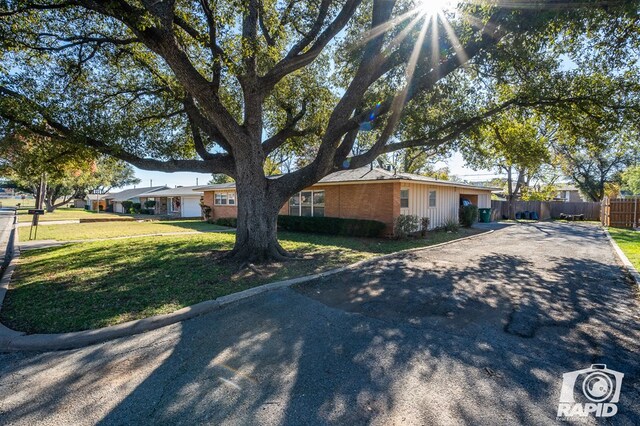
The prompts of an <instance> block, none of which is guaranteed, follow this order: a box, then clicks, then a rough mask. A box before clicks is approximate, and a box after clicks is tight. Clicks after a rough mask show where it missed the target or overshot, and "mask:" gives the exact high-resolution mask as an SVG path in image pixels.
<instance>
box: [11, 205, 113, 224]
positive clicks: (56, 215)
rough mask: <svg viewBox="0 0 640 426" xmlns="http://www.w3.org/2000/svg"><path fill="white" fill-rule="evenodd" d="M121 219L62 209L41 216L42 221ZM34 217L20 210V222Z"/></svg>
mask: <svg viewBox="0 0 640 426" xmlns="http://www.w3.org/2000/svg"><path fill="white" fill-rule="evenodd" d="M97 217H100V218H119V217H122V215H117V214H114V213H96V212H93V211H89V210H84V209H77V208H60V209H56V210H55V211H53V212H52V213H45V214H44V215H41V216H40V221H50V220H74V219H91V218H97ZM32 218H33V215H30V214H29V213H28V212H27V209H22V208H21V209H20V210H18V222H31V219H32Z"/></svg>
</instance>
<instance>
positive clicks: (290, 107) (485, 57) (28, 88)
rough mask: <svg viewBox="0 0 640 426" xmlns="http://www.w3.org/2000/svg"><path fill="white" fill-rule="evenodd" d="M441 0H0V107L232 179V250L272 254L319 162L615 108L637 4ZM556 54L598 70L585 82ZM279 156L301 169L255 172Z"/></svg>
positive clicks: (628, 83)
mask: <svg viewBox="0 0 640 426" xmlns="http://www.w3.org/2000/svg"><path fill="white" fill-rule="evenodd" d="M443 3H444V2H442V1H438V2H433V1H427V0H425V1H412V0H246V1H242V2H240V1H225V0H217V1H209V0H201V1H175V0H174V1H172V0H165V1H156V0H149V1H147V0H141V1H124V0H113V1H84V0H60V1H38V2H29V1H9V2H3V5H4V7H3V9H2V10H1V11H0V40H1V41H0V43H1V45H0V49H1V50H0V117H2V118H3V119H4V120H5V122H4V124H5V127H6V128H10V129H11V128H13V127H14V126H18V127H21V126H22V127H28V128H29V129H30V130H31V131H34V132H37V133H39V134H41V135H44V136H47V137H50V138H52V139H54V140H56V139H60V140H65V141H68V142H69V141H70V142H73V143H76V144H77V145H78V146H88V147H91V148H93V149H96V150H98V151H100V152H103V153H105V154H108V155H112V156H114V157H117V158H120V159H122V160H125V161H128V162H130V163H131V164H133V165H135V166H137V167H139V168H143V169H151V170H161V171H167V172H172V171H195V172H205V173H214V174H215V173H222V174H226V175H228V176H230V177H232V178H233V179H234V180H235V181H236V183H237V191H238V230H237V236H236V245H235V248H234V250H233V252H232V254H233V255H234V256H237V257H238V258H241V259H246V258H252V259H254V258H255V259H268V258H281V257H283V256H286V255H287V253H286V252H285V251H284V250H283V249H282V248H281V247H280V245H279V244H278V241H277V235H276V215H277V212H278V210H279V209H280V207H281V206H282V205H283V204H284V203H285V202H286V201H287V200H288V198H289V197H290V196H291V195H292V194H293V193H295V192H297V191H300V190H301V189H303V188H305V187H307V186H309V185H312V184H313V183H315V182H317V181H318V180H320V179H321V178H322V177H324V176H326V175H327V174H329V173H331V172H334V171H336V170H340V169H343V168H356V167H360V166H363V165H366V164H368V163H370V162H372V161H374V160H375V159H376V158H377V157H378V156H380V155H382V154H385V153H388V152H392V151H395V150H399V149H404V148H415V147H425V148H426V149H432V148H434V147H439V146H443V145H447V144H453V143H454V141H456V140H457V139H458V138H459V136H460V135H462V134H464V133H465V132H467V131H469V130H470V129H472V128H474V127H475V126H477V125H478V124H480V123H482V122H483V120H485V119H487V118H489V117H491V116H492V115H494V114H496V113H499V112H502V111H505V110H507V109H509V108H513V107H519V108H553V107H557V106H564V107H567V106H569V105H571V106H572V107H575V108H580V109H581V110H585V111H590V110H591V109H593V108H596V109H598V110H601V109H605V110H607V111H608V112H611V111H613V112H614V113H622V112H623V111H624V109H616V107H617V105H619V104H620V102H621V101H624V102H626V101H628V100H629V99H630V98H631V97H632V96H631V95H630V94H634V93H637V87H636V83H634V82H637V80H633V79H630V78H627V77H628V76H625V75H624V72H629V73H634V72H635V69H634V68H633V67H634V63H633V62H632V59H631V58H632V56H631V55H629V54H628V53H629V51H630V50H634V51H635V49H637V45H638V44H637V38H638V27H639V26H638V4H637V2H636V1H596V0H592V1H589V0H587V1H585V0H580V1H557V0H546V1H536V2H528V1H527V2H523V1H514V0H504V1H480V0H474V1H469V2H460V3H458V4H457V5H456V7H455V8H452V9H450V10H448V11H442V10H436V9H434V5H435V4H439V5H442V4H443ZM563 57H570V58H571V60H572V61H573V62H574V63H577V64H578V65H582V64H588V65H589V67H593V68H598V69H602V70H603V71H602V72H605V73H606V72H610V73H611V74H612V75H613V80H611V81H610V82H609V84H603V85H596V86H594V87H585V85H583V84H580V80H579V79H578V78H577V77H578V75H577V74H579V72H577V71H575V70H566V69H565V68H566V67H565V68H563V64H562V62H563ZM589 67H585V69H587V68H589ZM621 70H623V71H621ZM504 84H510V85H515V87H517V90H512V91H511V92H510V93H509V94H508V96H505V95H504V94H503V93H499V92H498V91H496V89H497V88H498V87H500V85H504ZM623 94H624V96H623ZM356 147H357V149H354V148H356ZM283 150H284V151H287V152H295V153H297V155H298V156H299V158H301V159H302V160H303V161H301V162H300V167H299V168H297V169H295V170H294V171H292V172H290V173H286V174H284V175H282V176H281V177H279V178H278V179H268V178H267V177H266V176H265V173H264V163H265V161H266V160H267V158H269V156H273V155H277V154H278V153H279V152H282V151H283Z"/></svg>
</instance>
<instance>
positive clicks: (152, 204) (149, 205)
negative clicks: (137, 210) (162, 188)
mask: <svg viewBox="0 0 640 426" xmlns="http://www.w3.org/2000/svg"><path fill="white" fill-rule="evenodd" d="M144 206H145V207H146V208H147V209H152V208H154V207H155V206H156V202H155V200H147V201H145V202H144Z"/></svg>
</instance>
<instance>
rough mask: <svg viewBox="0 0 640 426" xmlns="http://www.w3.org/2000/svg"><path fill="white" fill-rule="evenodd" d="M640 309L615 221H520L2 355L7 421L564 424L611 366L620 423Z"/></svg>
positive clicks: (639, 366)
mask: <svg viewBox="0 0 640 426" xmlns="http://www.w3.org/2000/svg"><path fill="white" fill-rule="evenodd" d="M639 307H640V302H639V299H638V294H637V289H636V287H635V284H632V283H631V282H630V281H629V279H628V277H627V276H626V275H625V274H624V273H623V272H622V269H621V268H620V266H619V264H618V262H617V259H616V258H615V256H614V254H613V251H612V248H611V246H610V244H609V242H608V240H607V239H606V236H605V235H604V233H603V231H602V230H601V229H600V228H598V227H596V226H592V225H584V224H561V223H539V224H526V225H515V226H511V227H508V228H505V229H502V230H499V231H496V232H495V233H492V234H487V235H484V236H480V237H478V238H475V239H471V240H467V241H462V242H459V243H454V244H451V245H447V246H443V247H440V248H437V249H433V250H427V251H420V252H414V253H410V254H405V255H401V256H398V257H396V258H392V259H386V260H383V261H379V262H376V263H374V264H372V265H369V266H367V267H365V268H363V269H362V270H359V271H355V272H349V273H343V274H340V275H337V276H332V277H329V278H326V279H320V280H316V281H313V282H309V283H306V284H304V285H300V286H298V287H296V288H292V289H282V290H277V291H272V292H269V293H265V294H262V295H259V296H256V297H253V298H250V299H246V300H243V301H241V302H239V303H237V304H233V305H230V306H227V307H225V308H223V309H221V310H219V311H215V312H212V313H210V314H207V315H203V316H201V317H198V318H195V319H192V320H189V321H185V322H183V323H179V324H174V325H171V326H168V327H165V328H162V329H158V330H155V331H151V332H148V333H145V334H141V335H137V336H131V337H126V338H121V339H118V340H114V341H111V342H107V343H104V344H100V345H95V346H91V347H87V348H83V349H78V350H73V351H63V352H50V353H10V354H2V355H0V423H1V424H21V425H33V424H52V425H53V424H74V425H75V424H79V425H83V424H102V425H123V424H185V425H192V424H213V425H224V424H229V425H232V424H234V425H235V424H240V425H245V424H246V425H249V424H267V425H307V424H308V425H316V424H336V425H364V424H374V425H383V424H384V425H389V424H390V425H394V424H397V425H400V424H402V425H405V424H407V425H414V424H416V425H418V424H420V425H451V424H470V425H475V424H492V425H493V424H529V425H547V424H548V425H551V424H558V419H556V412H557V407H558V400H559V396H560V389H561V384H562V378H563V376H562V375H563V373H567V372H570V371H573V370H578V369H584V368H588V367H590V366H591V364H606V365H607V367H608V368H609V369H612V370H617V371H619V372H622V373H624V374H625V376H624V379H623V381H622V383H621V385H622V386H621V393H620V400H619V402H618V403H617V407H618V414H616V415H615V417H613V418H612V419H610V423H611V424H621V425H637V424H640V396H639V395H640V356H638V354H639V353H640V326H639V322H638V312H639V310H638V308H639ZM61 315H63V313H61ZM616 384H617V383H616ZM578 386H579V384H578ZM579 389H580V388H579V387H576V388H575V392H576V395H577V396H576V398H577V399H578V400H580V398H581V397H580V395H579V393H580V390H579ZM579 420H580V422H581V423H583V424H596V423H598V421H597V420H596V419H595V418H594V417H593V416H590V417H586V418H582V419H579Z"/></svg>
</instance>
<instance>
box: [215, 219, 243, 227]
mask: <svg viewBox="0 0 640 426" xmlns="http://www.w3.org/2000/svg"><path fill="white" fill-rule="evenodd" d="M213 223H215V224H216V225H220V226H228V227H230V228H237V227H238V219H237V218H235V217H220V218H218V219H216V220H214V221H213Z"/></svg>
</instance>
